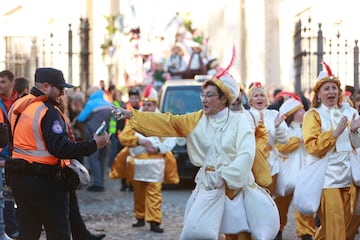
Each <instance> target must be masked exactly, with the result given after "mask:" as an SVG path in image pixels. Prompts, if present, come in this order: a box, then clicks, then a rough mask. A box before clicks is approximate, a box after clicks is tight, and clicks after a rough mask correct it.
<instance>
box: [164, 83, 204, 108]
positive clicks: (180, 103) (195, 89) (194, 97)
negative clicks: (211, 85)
mask: <svg viewBox="0 0 360 240" xmlns="http://www.w3.org/2000/svg"><path fill="white" fill-rule="evenodd" d="M200 92H201V87H200V86H176V87H175V86H174V87H168V88H167V90H166V92H165V96H164V102H163V108H162V109H161V111H162V112H171V113H173V114H186V113H190V112H196V111H198V110H200V109H202V103H201V100H200V97H199V96H200Z"/></svg>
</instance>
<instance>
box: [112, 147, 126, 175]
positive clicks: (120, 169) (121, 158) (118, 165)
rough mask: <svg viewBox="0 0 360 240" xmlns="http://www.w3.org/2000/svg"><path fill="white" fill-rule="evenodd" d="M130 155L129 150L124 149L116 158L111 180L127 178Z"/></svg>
mask: <svg viewBox="0 0 360 240" xmlns="http://www.w3.org/2000/svg"><path fill="white" fill-rule="evenodd" d="M128 155H129V148H128V147H124V148H123V149H122V150H121V151H120V152H119V153H118V154H117V155H116V157H115V159H114V162H113V165H112V166H111V171H110V173H109V178H110V179H117V178H124V177H126V157H127V156H128Z"/></svg>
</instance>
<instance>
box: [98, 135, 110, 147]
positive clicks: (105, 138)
mask: <svg viewBox="0 0 360 240" xmlns="http://www.w3.org/2000/svg"><path fill="white" fill-rule="evenodd" d="M110 136H111V133H105V134H103V135H100V136H99V135H97V134H94V140H95V142H96V146H97V148H98V149H102V148H104V147H105V146H106V145H107V144H108V142H109V140H110Z"/></svg>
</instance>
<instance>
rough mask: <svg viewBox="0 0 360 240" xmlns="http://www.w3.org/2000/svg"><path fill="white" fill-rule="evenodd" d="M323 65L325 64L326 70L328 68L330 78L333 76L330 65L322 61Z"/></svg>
mask: <svg viewBox="0 0 360 240" xmlns="http://www.w3.org/2000/svg"><path fill="white" fill-rule="evenodd" d="M322 64H324V66H325V68H326V71H327V73H328V75H329V77H331V76H333V74H332V71H331V69H330V67H329V65H327V64H326V62H324V61H322Z"/></svg>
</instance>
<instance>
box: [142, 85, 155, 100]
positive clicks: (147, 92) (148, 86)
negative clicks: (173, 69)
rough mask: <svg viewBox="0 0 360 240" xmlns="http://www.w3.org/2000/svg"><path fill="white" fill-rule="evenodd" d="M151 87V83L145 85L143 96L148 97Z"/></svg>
mask: <svg viewBox="0 0 360 240" xmlns="http://www.w3.org/2000/svg"><path fill="white" fill-rule="evenodd" d="M152 88H153V85H152V84H149V85H147V86H146V88H145V89H144V98H147V97H149V95H150V92H151V89H152Z"/></svg>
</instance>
